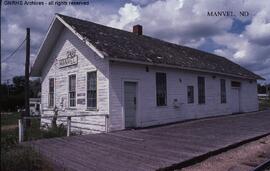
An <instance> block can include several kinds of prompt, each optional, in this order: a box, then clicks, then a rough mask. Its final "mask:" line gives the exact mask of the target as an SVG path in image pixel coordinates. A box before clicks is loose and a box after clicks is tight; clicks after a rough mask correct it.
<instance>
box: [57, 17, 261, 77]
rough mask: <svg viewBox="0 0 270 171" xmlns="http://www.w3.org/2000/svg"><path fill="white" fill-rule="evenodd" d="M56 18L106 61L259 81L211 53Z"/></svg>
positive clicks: (74, 20) (113, 29)
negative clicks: (166, 67) (92, 47)
mask: <svg viewBox="0 0 270 171" xmlns="http://www.w3.org/2000/svg"><path fill="white" fill-rule="evenodd" d="M57 16H59V17H60V18H61V19H62V20H63V21H64V22H65V23H66V24H68V25H69V26H70V27H71V28H72V29H73V30H74V31H75V32H76V33H78V34H79V35H80V36H82V37H83V39H84V40H86V41H87V42H89V43H90V44H91V45H93V46H94V47H95V48H96V49H97V50H98V52H100V53H101V54H103V55H104V56H105V57H108V58H109V59H110V60H118V61H127V62H134V63H143V64H148V65H161V66H168V67H175V68H181V69H187V70H193V71H203V72H211V73H217V74H223V75H230V76H234V77H241V78H247V79H263V78H262V77H260V76H259V75H256V74H254V73H253V72H251V71H249V70H247V69H245V68H243V67H241V66H240V65H238V64H236V63H234V62H232V61H230V60H228V59H226V58H224V57H221V56H218V55H215V54H211V53H207V52H203V51H200V50H197V49H193V48H189V47H185V46H180V45H176V44H173V43H169V42H165V41H162V40H159V39H156V38H152V37H149V36H145V35H136V34H134V33H131V32H127V31H123V30H119V29H115V28H111V27H107V26H103V25H100V24H96V23H93V22H89V21H85V20H80V19H77V18H72V17H69V16H64V15H60V14H57Z"/></svg>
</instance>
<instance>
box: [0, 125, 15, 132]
mask: <svg viewBox="0 0 270 171" xmlns="http://www.w3.org/2000/svg"><path fill="white" fill-rule="evenodd" d="M17 127H18V125H5V126H1V131H5V130H9V129H15V128H17Z"/></svg>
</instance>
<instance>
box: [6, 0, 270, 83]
mask: <svg viewBox="0 0 270 171" xmlns="http://www.w3.org/2000/svg"><path fill="white" fill-rule="evenodd" d="M115 2H116V1H115ZM116 7H117V8H116ZM216 10H232V11H234V12H235V13H238V12H239V11H241V10H246V11H248V12H249V13H250V16H248V17H237V20H240V21H245V22H246V21H248V22H247V23H250V24H249V25H247V26H245V28H244V29H243V30H242V32H241V34H235V33H230V32H229V30H230V29H231V28H232V24H233V22H234V20H233V18H231V17H208V16H207V11H216ZM55 12H57V13H62V14H66V15H70V16H74V17H78V18H82V19H86V20H90V21H93V22H97V23H101V24H104V25H108V26H112V27H116V28H120V29H125V30H128V31H131V29H132V26H133V25H135V24H141V25H143V29H144V31H143V32H144V34H146V35H150V36H153V37H156V38H160V39H163V40H166V41H170V42H174V43H179V44H182V45H186V46H190V47H196V48H199V47H200V46H202V45H205V44H207V41H208V40H212V41H213V42H214V44H215V45H219V46H218V47H217V48H216V49H214V50H213V52H214V53H216V54H218V55H221V56H225V57H228V58H229V59H231V60H233V61H235V62H238V63H239V64H241V65H244V66H246V67H248V68H249V69H252V70H253V71H256V72H258V73H262V74H263V76H266V77H268V78H269V81H270V75H269V73H270V72H269V70H270V69H267V68H270V61H269V58H270V56H269V54H270V17H269V15H268V14H269V13H270V1H269V0H261V1H253V0H244V1H227V0H216V1H213V0H204V1H201V0H158V1H155V0H142V1H141V0H140V1H139V0H131V2H127V3H125V4H123V5H122V6H121V7H118V6H117V5H116V6H115V5H111V4H110V3H109V2H103V3H97V4H95V3H93V4H92V5H91V6H86V7H82V6H80V7H77V6H67V7H49V8H46V7H25V8H23V9H22V8H17V7H13V8H10V7H7V6H4V7H3V16H2V19H4V20H3V22H2V27H1V31H2V40H1V45H2V46H3V54H4V55H7V54H9V53H10V52H11V51H12V50H14V48H16V46H17V45H18V44H19V43H20V41H22V40H23V39H24V37H25V28H26V27H29V26H30V27H31V36H32V38H31V46H32V49H31V53H32V55H31V61H32V60H33V59H34V56H35V53H36V52H37V49H38V48H39V46H40V44H41V42H42V40H43V38H44V36H45V32H46V31H47V28H48V27H49V24H50V22H51V20H52V18H53V16H54V13H55ZM18 56H24V53H22V52H21V54H18ZM16 59H17V61H16ZM14 63H16V67H14V66H15V64H14ZM23 63H24V60H23V58H14V60H9V61H8V63H6V64H4V65H5V67H2V70H3V71H4V72H3V74H6V75H12V74H13V75H15V74H18V73H19V71H21V70H20V69H18V68H23ZM12 69H14V71H12ZM17 71H18V72H17ZM267 74H268V75H267Z"/></svg>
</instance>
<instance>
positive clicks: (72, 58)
mask: <svg viewBox="0 0 270 171" xmlns="http://www.w3.org/2000/svg"><path fill="white" fill-rule="evenodd" d="M77 64H78V55H77V54H76V50H75V49H74V50H70V51H67V58H64V59H60V60H59V61H58V66H59V68H63V67H67V66H71V65H77Z"/></svg>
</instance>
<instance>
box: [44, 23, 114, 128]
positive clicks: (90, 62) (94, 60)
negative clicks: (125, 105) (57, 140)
mask: <svg viewBox="0 0 270 171" xmlns="http://www.w3.org/2000/svg"><path fill="white" fill-rule="evenodd" d="M74 48H75V49H76V52H77V55H78V65H74V66H69V67H65V68H59V67H58V66H57V62H56V61H57V60H59V59H62V58H66V57H67V55H66V52H67V51H68V50H71V49H74ZM95 70H97V96H98V98H97V110H95V111H89V110H87V107H86V84H87V83H86V79H87V72H89V71H95ZM70 74H76V79H77V81H76V83H77V84H76V86H77V87H76V94H77V95H78V94H79V93H84V94H85V96H80V97H78V96H77V99H78V98H81V99H82V98H84V99H85V104H84V105H81V104H77V106H76V108H72V109H71V108H69V107H68V76H69V75H70ZM108 77H109V65H108V61H107V60H106V59H103V58H101V57H99V56H98V55H97V54H96V53H94V52H93V51H92V50H91V49H90V48H89V47H88V46H87V45H86V44H85V43H84V42H82V41H81V40H79V38H77V37H76V36H75V35H74V34H73V33H72V32H71V31H69V30H68V29H66V28H64V30H63V31H62V33H61V35H59V38H58V41H57V43H56V44H55V46H54V48H53V50H52V52H51V55H50V56H49V57H48V61H47V63H46V65H45V66H44V68H43V72H42V76H41V78H42V89H41V93H42V96H41V103H42V109H43V115H52V114H53V111H52V109H50V108H48V93H49V92H48V88H49V78H55V105H56V106H57V107H58V108H60V111H59V115H69V114H71V115H75V114H77V115H79V114H108V113H109V101H108V100H109V99H108V97H109V89H108V86H109V78H108ZM62 98H63V99H64V106H63V108H61V106H60V103H61V99H62ZM64 121H65V120H64ZM104 121H105V119H104V117H102V116H98V117H87V118H81V117H79V118H72V126H76V127H79V126H81V127H82V128H83V129H82V131H84V133H88V132H98V131H103V130H104V129H105V128H104V126H102V125H104V124H105V122H104ZM42 122H47V123H50V121H49V120H45V119H43V120H42ZM73 128H74V129H75V127H73Z"/></svg>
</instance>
